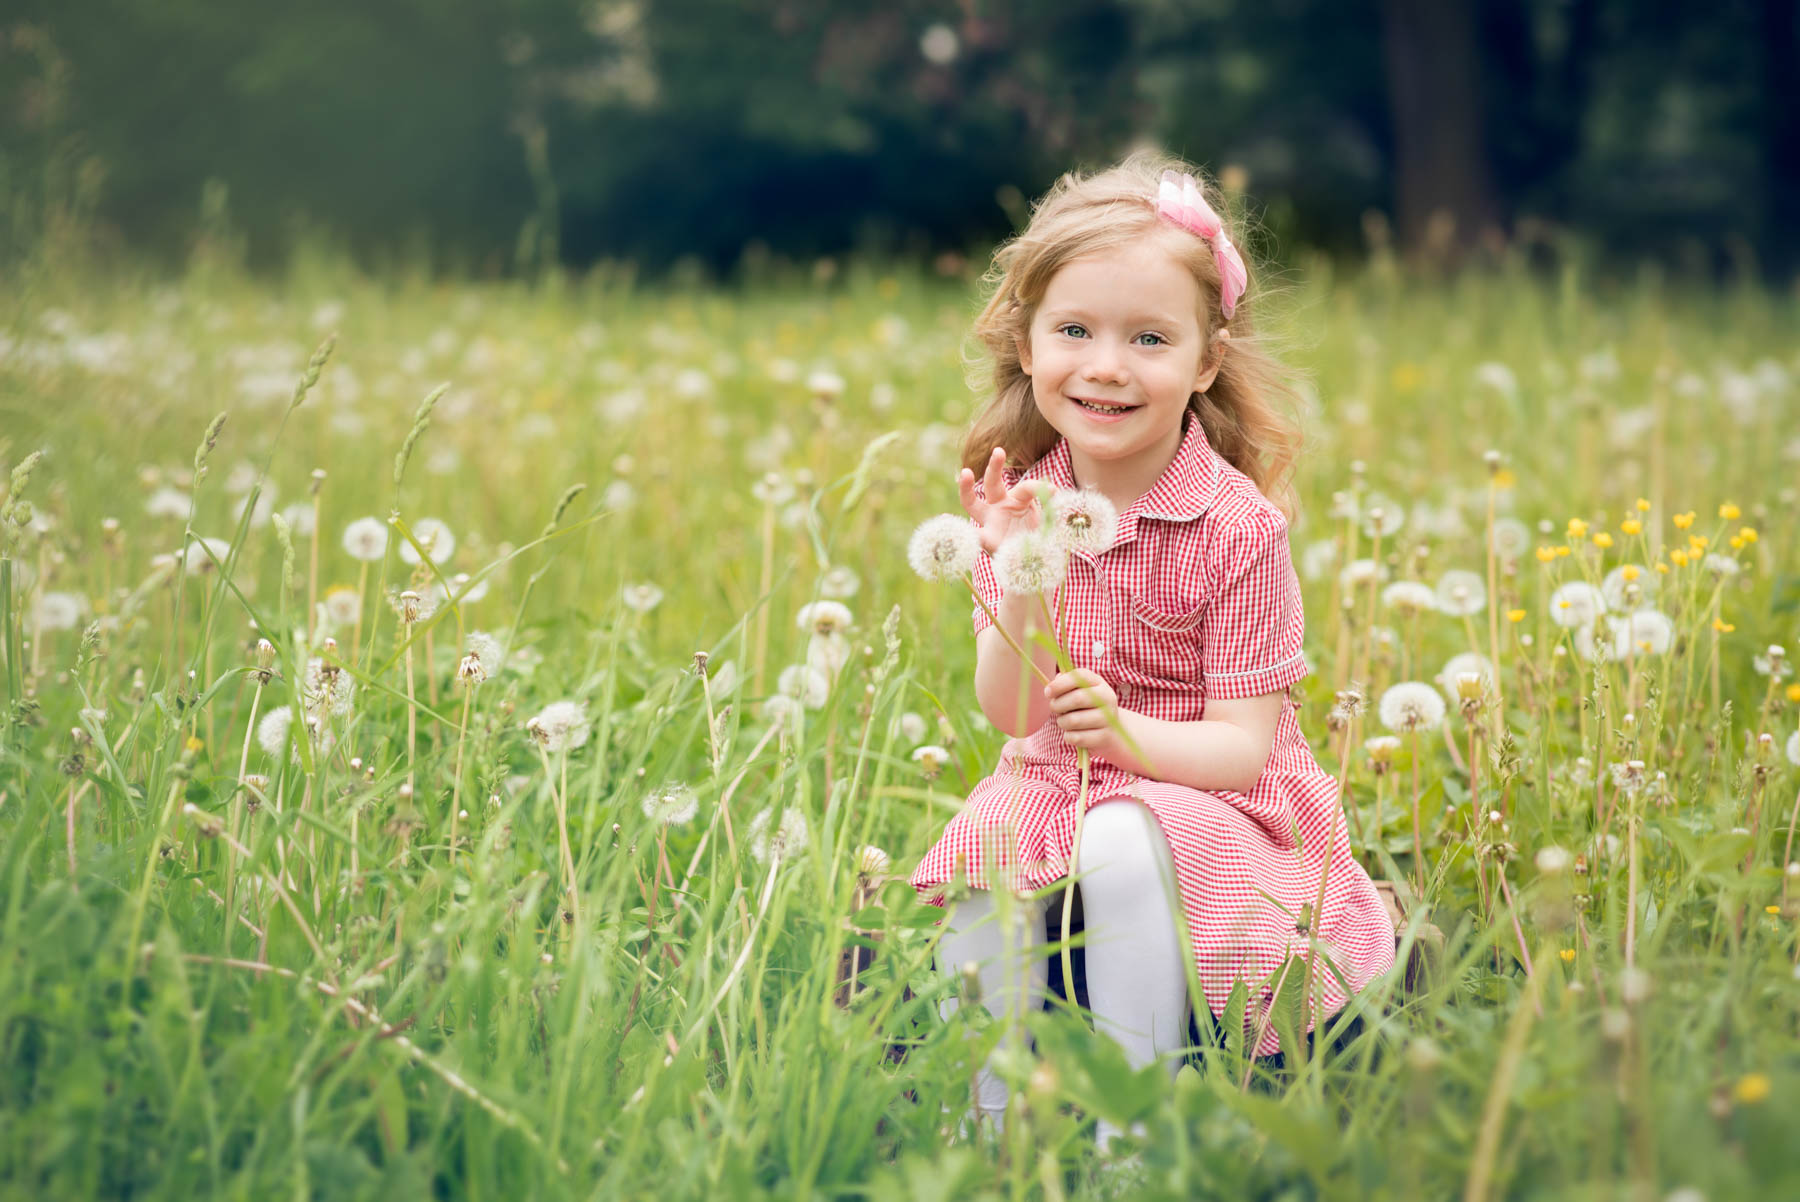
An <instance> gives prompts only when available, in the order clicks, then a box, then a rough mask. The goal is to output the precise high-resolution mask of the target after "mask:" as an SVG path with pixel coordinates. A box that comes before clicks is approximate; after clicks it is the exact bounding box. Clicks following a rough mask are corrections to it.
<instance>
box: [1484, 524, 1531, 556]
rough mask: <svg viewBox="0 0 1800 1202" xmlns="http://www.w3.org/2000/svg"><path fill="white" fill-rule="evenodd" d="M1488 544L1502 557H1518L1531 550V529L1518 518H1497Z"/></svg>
mask: <svg viewBox="0 0 1800 1202" xmlns="http://www.w3.org/2000/svg"><path fill="white" fill-rule="evenodd" d="M1488 546H1490V547H1492V548H1493V551H1494V554H1496V555H1498V556H1499V557H1500V558H1502V559H1518V558H1520V557H1522V556H1523V555H1524V554H1525V552H1527V551H1529V550H1531V531H1530V529H1529V528H1527V527H1526V525H1525V523H1524V522H1521V521H1520V520H1519V519H1518V518H1507V517H1501V518H1495V519H1494V531H1493V533H1492V534H1491V535H1489V536H1488Z"/></svg>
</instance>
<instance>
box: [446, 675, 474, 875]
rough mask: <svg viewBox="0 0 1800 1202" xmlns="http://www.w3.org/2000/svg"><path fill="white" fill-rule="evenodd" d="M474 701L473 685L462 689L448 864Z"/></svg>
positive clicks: (459, 812)
mask: <svg viewBox="0 0 1800 1202" xmlns="http://www.w3.org/2000/svg"><path fill="white" fill-rule="evenodd" d="M474 700H475V685H474V683H473V682H470V683H469V685H468V686H467V687H466V688H465V689H463V708H462V725H461V726H460V727H458V729H457V732H456V768H455V771H454V774H453V775H452V776H451V778H450V864H451V866H452V867H454V866H455V864H456V827H457V820H458V819H459V818H461V817H462V808H461V807H462V776H463V748H464V747H466V746H467V745H468V742H469V707H470V705H471V704H472V703H473V702H474Z"/></svg>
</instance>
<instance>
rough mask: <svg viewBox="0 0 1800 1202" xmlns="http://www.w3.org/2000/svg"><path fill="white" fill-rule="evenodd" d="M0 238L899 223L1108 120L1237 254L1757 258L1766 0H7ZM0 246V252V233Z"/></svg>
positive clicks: (425, 247) (418, 247)
mask: <svg viewBox="0 0 1800 1202" xmlns="http://www.w3.org/2000/svg"><path fill="white" fill-rule="evenodd" d="M7 10H8V11H7V14H6V15H4V16H0V200H3V201H4V203H5V206H6V209H5V213H4V216H5V222H6V224H5V226H4V229H3V230H0V255H4V257H5V258H13V257H16V256H17V255H19V254H22V253H29V252H30V250H31V249H32V248H34V247H39V248H41V247H42V246H43V245H44V244H45V242H46V241H47V240H48V241H50V242H52V243H54V241H55V240H57V239H59V238H75V237H80V238H81V239H82V240H83V241H84V242H86V243H92V242H93V241H94V238H95V236H96V234H98V235H99V236H100V238H101V240H102V245H104V246H109V247H112V248H115V249H117V250H121V251H129V252H131V253H134V254H147V255H150V256H153V257H156V258H161V259H164V260H169V261H178V260H179V259H181V258H182V257H184V256H186V255H188V254H190V253H192V251H193V250H194V249H195V247H196V245H211V246H213V247H214V248H215V249H216V248H217V246H218V244H220V243H221V242H225V243H229V244H230V245H231V246H233V247H235V248H236V250H237V252H238V253H242V254H245V255H247V257H248V258H249V260H250V261H251V263H252V264H254V265H257V266H262V267H273V266H279V265H280V264H281V263H283V262H284V261H285V258H286V256H288V255H289V254H290V252H291V251H292V250H293V249H294V248H295V247H296V246H300V245H303V244H306V242H307V241H308V240H309V239H310V240H313V241H314V242H315V243H316V242H317V241H320V240H322V241H324V242H325V243H327V244H331V245H335V246H339V247H341V248H343V249H344V250H346V251H348V252H350V253H353V254H355V255H356V256H357V257H358V258H359V259H361V260H363V261H364V262H366V263H368V264H370V265H372V266H380V265H382V264H383V263H391V262H394V261H399V260H405V261H408V262H419V261H423V262H424V263H426V264H427V265H428V266H430V267H431V268H432V269H434V270H464V271H472V272H476V273H480V274H499V273H505V272H511V271H517V270H522V269H530V268H532V267H535V266H538V265H541V264H544V263H547V262H552V261H560V262H563V263H567V264H570V265H574V266H582V265H585V264H588V263H592V262H594V261H596V260H598V259H602V258H607V259H627V260H630V261H632V262H634V263H636V264H638V265H639V266H640V267H641V268H643V269H644V270H647V271H652V272H654V271H660V270H662V269H665V268H667V267H669V266H670V265H672V264H675V263H677V262H680V261H682V260H683V259H684V258H687V259H688V260H689V261H690V262H693V263H697V264H698V265H700V266H701V267H703V268H704V269H706V270H709V271H713V272H719V273H727V272H730V271H731V270H733V269H734V268H736V267H737V266H739V265H740V264H743V263H745V262H755V261H757V260H759V259H764V258H767V257H769V256H772V255H781V256H794V257H804V256H813V255H820V254H834V253H838V252H841V251H846V250H853V249H854V250H864V251H872V252H876V253H897V254H931V253H937V252H941V251H944V250H957V249H966V248H968V247H970V246H971V245H973V244H976V243H978V242H981V241H984V240H988V239H993V238H997V237H1002V236H1004V235H1005V234H1007V233H1008V232H1009V231H1010V230H1011V229H1012V228H1014V226H1015V224H1016V223H1017V222H1018V221H1019V220H1020V219H1021V218H1022V216H1023V213H1024V206H1025V204H1026V203H1027V201H1026V198H1027V197H1030V196H1032V195H1035V194H1036V193H1038V192H1039V191H1041V190H1042V189H1043V188H1044V187H1045V186H1046V185H1048V184H1049V183H1050V182H1051V181H1052V180H1053V179H1054V178H1055V176H1056V175H1057V173H1058V172H1060V171H1062V170H1065V169H1067V168H1069V167H1071V166H1075V165H1078V164H1096V163H1100V162H1103V161H1105V160H1108V159H1110V158H1113V157H1116V156H1117V155H1118V154H1120V153H1122V152H1123V151H1124V150H1125V149H1127V148H1128V147H1130V146H1131V145H1132V144H1134V143H1135V142H1137V141H1140V140H1148V141H1153V142H1156V143H1159V144H1161V145H1164V146H1166V147H1168V148H1170V149H1172V150H1176V151H1178V152H1181V153H1183V154H1185V155H1187V156H1188V157H1190V158H1191V159H1193V160H1195V161H1197V162H1200V163H1202V164H1204V165H1205V166H1206V167H1207V168H1208V169H1209V170H1212V171H1214V172H1224V171H1227V170H1229V171H1230V174H1231V175H1232V177H1233V178H1234V179H1236V180H1239V181H1241V182H1242V184H1243V186H1244V188H1245V190H1246V192H1247V194H1248V196H1249V197H1250V198H1251V199H1252V201H1253V203H1254V204H1255V205H1256V206H1257V209H1258V213H1259V215H1260V217H1261V219H1262V221H1263V223H1264V226H1265V231H1266V237H1265V238H1264V240H1263V245H1261V246H1259V250H1261V251H1262V253H1264V254H1273V255H1275V256H1277V257H1281V256H1284V255H1286V254H1288V253H1290V252H1291V251H1292V250H1293V249H1294V248H1296V247H1298V246H1303V245H1304V246H1313V247H1320V248H1324V249H1327V250H1337V251H1349V250H1353V249H1356V248H1359V247H1361V246H1363V245H1364V244H1365V243H1366V241H1368V240H1370V239H1374V240H1377V241H1380V240H1384V239H1390V238H1391V239H1392V240H1393V241H1394V242H1395V243H1396V244H1397V245H1398V246H1399V247H1400V248H1401V249H1403V250H1405V251H1408V252H1410V253H1412V254H1415V255H1417V256H1421V257H1430V258H1435V259H1439V260H1451V261H1454V260H1460V259H1463V258H1466V257H1468V256H1470V255H1475V256H1479V255H1481V254H1483V253H1486V252H1487V251H1488V250H1490V249H1492V248H1494V247H1497V246H1499V245H1502V244H1504V243H1506V242H1514V243H1517V242H1527V243H1530V242H1534V241H1539V240H1541V241H1545V242H1549V243H1555V242H1557V241H1559V240H1562V239H1566V238H1570V237H1573V238H1575V239H1578V240H1580V241H1581V242H1582V243H1584V244H1586V245H1589V246H1592V247H1594V248H1595V249H1596V250H1597V251H1598V252H1600V253H1601V254H1603V255H1607V256H1611V257H1615V258H1618V259H1621V260H1630V261H1635V260H1638V259H1641V258H1645V257H1649V258H1657V259H1663V260H1667V261H1670V262H1672V263H1675V264H1677V265H1679V266H1682V267H1686V268H1699V269H1702V270H1716V269H1719V268H1731V269H1733V270H1735V271H1738V272H1742V273H1758V274H1761V275H1763V276H1764V277H1765V278H1768V279H1771V280H1779V281H1785V280H1787V279H1789V278H1790V277H1791V276H1792V274H1793V273H1794V271H1795V268H1796V266H1797V264H1800V223H1797V222H1796V221H1795V220H1794V212H1795V209H1794V203H1795V202H1794V198H1795V196H1796V195H1800V188H1797V185H1800V178H1797V177H1800V32H1797V31H1800V0H1714V2H1712V3H1708V4H1704V5H1702V4H1694V3H1689V2H1684V0H1467V2H1466V3H1464V2H1458V0H893V2H890V3H884V4H879V5H870V4H865V3H860V2H856V0H312V2H310V3H306V4H300V5H275V4H262V3H244V2H243V0H156V2H155V3H143V2H142V0H11V3H10V4H9V5H8V6H7ZM3 261H4V258H0V262H3Z"/></svg>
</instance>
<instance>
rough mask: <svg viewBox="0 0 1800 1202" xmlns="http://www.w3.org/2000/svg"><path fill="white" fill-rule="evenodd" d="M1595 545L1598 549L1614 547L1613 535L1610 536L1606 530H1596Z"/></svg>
mask: <svg viewBox="0 0 1800 1202" xmlns="http://www.w3.org/2000/svg"><path fill="white" fill-rule="evenodd" d="M1594 545H1595V546H1596V547H1610V546H1612V535H1610V534H1608V533H1607V532H1606V531H1604V530H1596V531H1595V532H1594Z"/></svg>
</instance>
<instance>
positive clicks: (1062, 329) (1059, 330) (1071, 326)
mask: <svg viewBox="0 0 1800 1202" xmlns="http://www.w3.org/2000/svg"><path fill="white" fill-rule="evenodd" d="M1086 329H1087V327H1086V326H1078V325H1076V324H1075V323H1074V322H1070V323H1069V324H1068V325H1065V326H1058V327H1057V330H1056V332H1057V333H1058V334H1066V333H1068V332H1069V331H1070V330H1082V331H1083V332H1085V331H1086Z"/></svg>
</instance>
